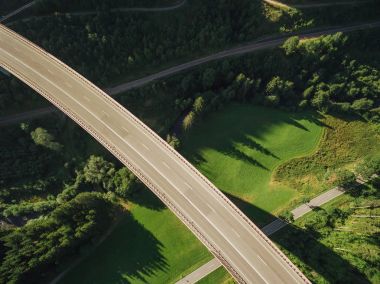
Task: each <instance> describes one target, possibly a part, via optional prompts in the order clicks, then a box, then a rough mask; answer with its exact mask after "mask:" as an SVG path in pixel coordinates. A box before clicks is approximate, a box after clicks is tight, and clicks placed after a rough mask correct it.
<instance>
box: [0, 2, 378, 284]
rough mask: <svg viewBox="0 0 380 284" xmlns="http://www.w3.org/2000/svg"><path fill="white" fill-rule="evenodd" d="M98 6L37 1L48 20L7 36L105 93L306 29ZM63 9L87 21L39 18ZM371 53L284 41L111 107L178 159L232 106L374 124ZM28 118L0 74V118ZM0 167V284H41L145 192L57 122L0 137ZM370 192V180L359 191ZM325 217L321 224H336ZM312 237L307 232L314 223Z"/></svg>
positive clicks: (264, 12)
mask: <svg viewBox="0 0 380 284" xmlns="http://www.w3.org/2000/svg"><path fill="white" fill-rule="evenodd" d="M102 3H105V2H103V1H96V0H93V1H75V3H74V2H73V1H69V0H67V1H47V0H39V2H38V5H37V6H36V9H37V10H36V11H37V12H36V13H39V14H41V15H42V14H46V15H49V16H43V17H36V18H33V19H32V20H28V19H26V20H25V21H20V22H15V23H12V25H11V27H12V28H14V29H15V30H16V31H17V32H20V33H21V34H23V35H25V36H26V37H28V38H30V39H31V40H32V41H34V42H36V43H37V44H39V45H41V46H42V47H43V48H45V49H46V50H48V51H49V52H52V53H53V54H54V55H56V56H58V58H60V59H62V60H63V61H64V62H66V63H67V64H68V65H70V66H72V67H73V68H74V69H76V70H78V71H79V72H80V73H82V74H83V75H85V76H86V77H87V78H88V79H89V80H91V81H93V82H94V83H96V84H98V85H100V86H101V87H108V86H110V85H113V84H116V83H117V82H120V81H121V80H125V79H126V78H127V79H135V78H137V77H140V76H142V75H144V74H147V73H153V72H154V71H156V70H159V69H161V68H163V67H168V66H171V65H173V64H175V63H178V62H182V61H185V60H188V59H192V58H196V57H200V56H202V55H205V54H207V53H211V52H214V51H219V50H222V49H225V48H227V47H230V46H233V45H237V44H242V43H245V42H248V41H251V40H254V39H257V38H260V36H263V35H265V34H269V33H270V34H276V33H279V32H285V31H287V32H293V31H297V30H300V29H303V28H309V27H313V26H314V25H315V22H314V21H312V20H310V18H308V17H305V15H304V14H301V13H300V12H294V11H291V12H289V11H274V10H271V9H270V8H268V7H267V6H265V5H264V6H263V5H262V4H261V3H260V2H258V1H249V0H243V1H239V3H237V2H236V1H232V0H224V1H218V2H217V3H215V1H200V0H194V1H192V5H191V6H189V7H187V6H186V7H187V8H188V9H186V10H178V11H176V13H169V14H168V15H166V16H162V15H147V14H137V13H131V14H128V16H126V15H125V14H122V13H112V14H111V13H110V11H109V10H110V9H112V8H113V7H117V6H120V5H138V6H140V5H141V6H145V5H152V6H159V5H162V4H163V5H170V4H172V3H177V2H176V1H154V2H151V1H148V0H147V1H127V0H124V1H123V0H119V1H113V2H110V3H112V4H111V5H112V6H109V5H104V4H102ZM107 3H108V2H107ZM72 5H76V6H75V7H76V8H75V9H77V10H78V9H79V10H86V9H96V10H98V11H99V13H98V14H96V15H95V16H94V15H93V16H73V15H70V14H67V15H59V14H57V15H56V16H51V15H50V14H51V13H54V12H56V11H59V12H68V11H69V8H68V7H73V6H72ZM370 10H371V9H369V10H368V11H366V12H361V13H359V14H360V17H363V18H365V17H367V16H368V15H373V13H374V11H376V10H374V9H372V11H370ZM351 12H352V11H351ZM310 13H311V12H310ZM313 13H316V12H313ZM334 13H336V14H330V13H326V14H324V16H323V19H321V21H324V22H326V23H330V22H331V21H335V20H336V19H335V18H334V17H333V16H331V15H340V14H341V13H343V12H342V11H338V12H334ZM327 14H328V15H330V16H327ZM310 17H312V16H310ZM332 18H334V19H332ZM347 19H350V17H347ZM379 46H380V32H379V31H378V30H373V31H372V32H371V33H370V32H365V31H362V32H355V33H350V34H342V33H336V34H333V35H326V36H322V37H320V38H316V39H302V38H300V37H297V36H293V37H290V38H289V39H288V40H286V41H285V43H284V44H283V45H282V46H281V47H279V48H274V49H270V50H266V51H261V52H258V53H255V54H251V55H245V56H241V57H236V58H230V59H225V60H221V61H218V62H213V63H209V64H206V65H204V66H201V67H199V68H197V69H194V70H190V71H188V72H184V73H182V74H178V75H175V76H173V77H170V78H166V79H164V80H162V81H160V82H153V83H152V84H149V85H147V86H144V87H143V88H141V89H138V90H133V91H130V92H127V93H125V94H121V95H120V96H118V97H117V100H118V101H119V102H121V103H122V104H123V105H124V106H126V107H127V108H128V109H130V110H131V111H132V112H134V113H135V114H136V115H138V116H139V117H140V118H142V119H143V120H144V118H146V117H149V116H152V117H153V116H154V115H156V117H154V118H153V119H150V120H147V121H146V122H147V124H148V125H149V126H151V127H153V128H154V130H156V131H157V132H158V133H159V134H160V135H161V136H162V137H164V138H166V139H167V141H168V142H169V143H170V144H171V145H172V146H173V147H175V148H176V149H179V150H181V135H186V134H187V131H189V130H190V129H191V128H192V127H194V125H196V124H197V123H201V122H202V120H204V119H206V118H207V115H208V114H210V113H211V112H216V111H220V110H222V109H223V107H225V106H226V105H228V104H231V103H233V102H240V103H247V104H257V105H263V106H267V107H271V108H278V109H282V110H286V111H288V112H298V111H301V110H311V111H319V112H321V113H324V114H326V113H328V114H333V115H337V116H348V117H352V118H354V119H357V120H362V121H365V122H368V123H373V124H377V123H379V122H380V53H379V50H378V47H379ZM194 82H197V83H196V84H195V83H194ZM42 105H48V104H47V103H46V102H45V101H43V100H42V99H41V98H40V97H39V96H37V95H36V94H35V93H34V92H33V91H32V90H30V89H29V88H28V87H26V86H24V85H23V84H22V83H21V82H20V81H18V80H17V79H15V78H14V77H9V76H7V75H5V74H2V73H1V74H0V113H1V114H7V113H8V112H10V111H12V110H13V111H14V110H19V111H22V110H24V109H28V108H33V107H40V106H42ZM41 125H44V126H41ZM46 125H47V126H46ZM0 159H1V160H2V163H1V164H0V225H1V226H0V247H1V250H0V259H1V265H0V282H4V283H25V282H26V281H28V283H40V282H41V281H47V280H49V279H51V278H52V276H54V275H55V273H56V272H57V271H59V270H60V269H61V268H62V267H66V266H67V265H68V263H70V262H72V260H73V259H76V258H77V257H78V256H80V255H83V254H84V253H86V250H89V249H91V247H93V246H95V245H96V244H97V242H98V241H99V239H100V238H101V237H102V236H103V235H104V233H105V232H106V231H107V230H108V229H109V227H110V225H111V224H112V223H114V222H115V220H116V219H117V218H118V216H119V215H120V214H121V212H125V211H126V209H125V207H124V206H123V204H124V202H125V201H128V200H130V199H135V198H136V196H137V194H138V193H139V192H140V191H142V190H144V189H145V188H144V186H143V185H142V184H141V183H140V182H139V181H138V180H137V179H136V178H135V177H134V176H133V174H132V173H131V172H130V171H129V170H128V169H127V168H125V167H123V166H122V165H121V164H120V163H119V162H118V161H117V160H116V159H115V158H114V157H112V156H111V155H110V154H109V153H107V152H106V151H105V150H104V149H102V148H101V147H100V146H99V145H98V144H97V143H96V142H94V141H93V140H92V139H91V138H89V137H88V136H87V135H85V133H84V131H83V130H81V129H80V128H79V126H75V125H74V124H73V123H72V122H71V121H69V120H68V119H67V118H65V117H64V116H63V115H54V119H52V120H51V121H50V120H49V119H46V120H44V119H43V120H42V121H31V122H25V123H21V124H20V125H15V126H10V127H6V128H2V129H1V135H0ZM379 170H380V169H379V161H378V160H369V161H368V163H366V164H362V165H361V168H358V169H357V171H358V172H360V174H361V175H362V176H363V177H365V178H367V179H368V178H369V177H371V176H372V175H373V174H379ZM352 179H353V175H352V174H351V175H350V176H348V175H346V176H345V175H344V173H343V174H342V176H341V180H340V181H339V183H340V184H344V183H345V182H347V180H349V181H350V182H352ZM376 182H377V183H376ZM376 186H377V187H378V180H377V179H376V180H374V182H373V184H372V187H371V188H375V187H376ZM367 193H368V192H367ZM368 194H369V195H371V196H372V195H374V193H373V192H369V193H368ZM333 213H334V214H335V215H334V214H330V215H331V216H330V215H329V216H328V217H326V220H325V221H326V222H325V224H327V223H328V222H330V223H333V222H335V220H338V219H342V218H343V217H342V216H340V215H339V216H338V215H337V214H338V213H339V212H338V213H336V212H333ZM310 222H311V223H312V221H310ZM313 224H314V223H312V224H311V225H310V224H309V225H308V226H309V228H311V229H313V226H314V225H313ZM315 226H316V227H315V228H314V229H315V230H314V231H316V230H317V229H318V228H317V227H318V226H319V225H318V224H317V222H316V225H315Z"/></svg>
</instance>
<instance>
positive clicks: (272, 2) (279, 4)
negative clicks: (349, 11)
mask: <svg viewBox="0 0 380 284" xmlns="http://www.w3.org/2000/svg"><path fill="white" fill-rule="evenodd" d="M263 1H264V2H265V3H267V4H268V5H271V6H273V7H276V8H285V9H292V8H293V9H294V8H296V9H313V8H323V7H331V6H344V5H362V4H365V3H368V2H371V1H372V0H364V1H358V0H353V1H340V2H336V1H335V2H317V3H309V4H285V3H282V2H280V1H276V0H263Z"/></svg>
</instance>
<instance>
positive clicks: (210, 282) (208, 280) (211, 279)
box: [197, 267, 236, 284]
mask: <svg viewBox="0 0 380 284" xmlns="http://www.w3.org/2000/svg"><path fill="white" fill-rule="evenodd" d="M215 283H218V284H232V283H236V282H235V281H234V279H233V278H232V276H231V275H229V274H228V272H227V270H226V269H225V268H224V267H219V268H218V269H217V270H215V271H214V272H212V273H210V274H209V275H207V276H206V277H205V278H203V279H201V280H200V281H198V282H197V284H215Z"/></svg>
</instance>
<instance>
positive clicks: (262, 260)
mask: <svg viewBox="0 0 380 284" xmlns="http://www.w3.org/2000/svg"><path fill="white" fill-rule="evenodd" d="M257 258H258V259H260V260H261V262H262V263H264V264H265V265H266V266H268V264H267V263H266V262H265V261H264V259H262V258H261V257H260V256H259V255H257Z"/></svg>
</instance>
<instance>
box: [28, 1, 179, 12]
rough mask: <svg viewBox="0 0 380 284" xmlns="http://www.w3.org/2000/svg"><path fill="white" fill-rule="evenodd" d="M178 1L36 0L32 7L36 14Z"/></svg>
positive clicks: (141, 5) (166, 3)
mask: <svg viewBox="0 0 380 284" xmlns="http://www.w3.org/2000/svg"><path fill="white" fill-rule="evenodd" d="M178 2H179V1H178V0H113V1H107V0H79V1H78V0H37V1H36V4H35V7H34V9H35V11H36V12H37V13H38V14H45V13H51V12H67V11H78V10H86V9H95V10H98V11H107V10H109V9H112V8H118V7H160V6H165V5H170V4H173V3H178Z"/></svg>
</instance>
